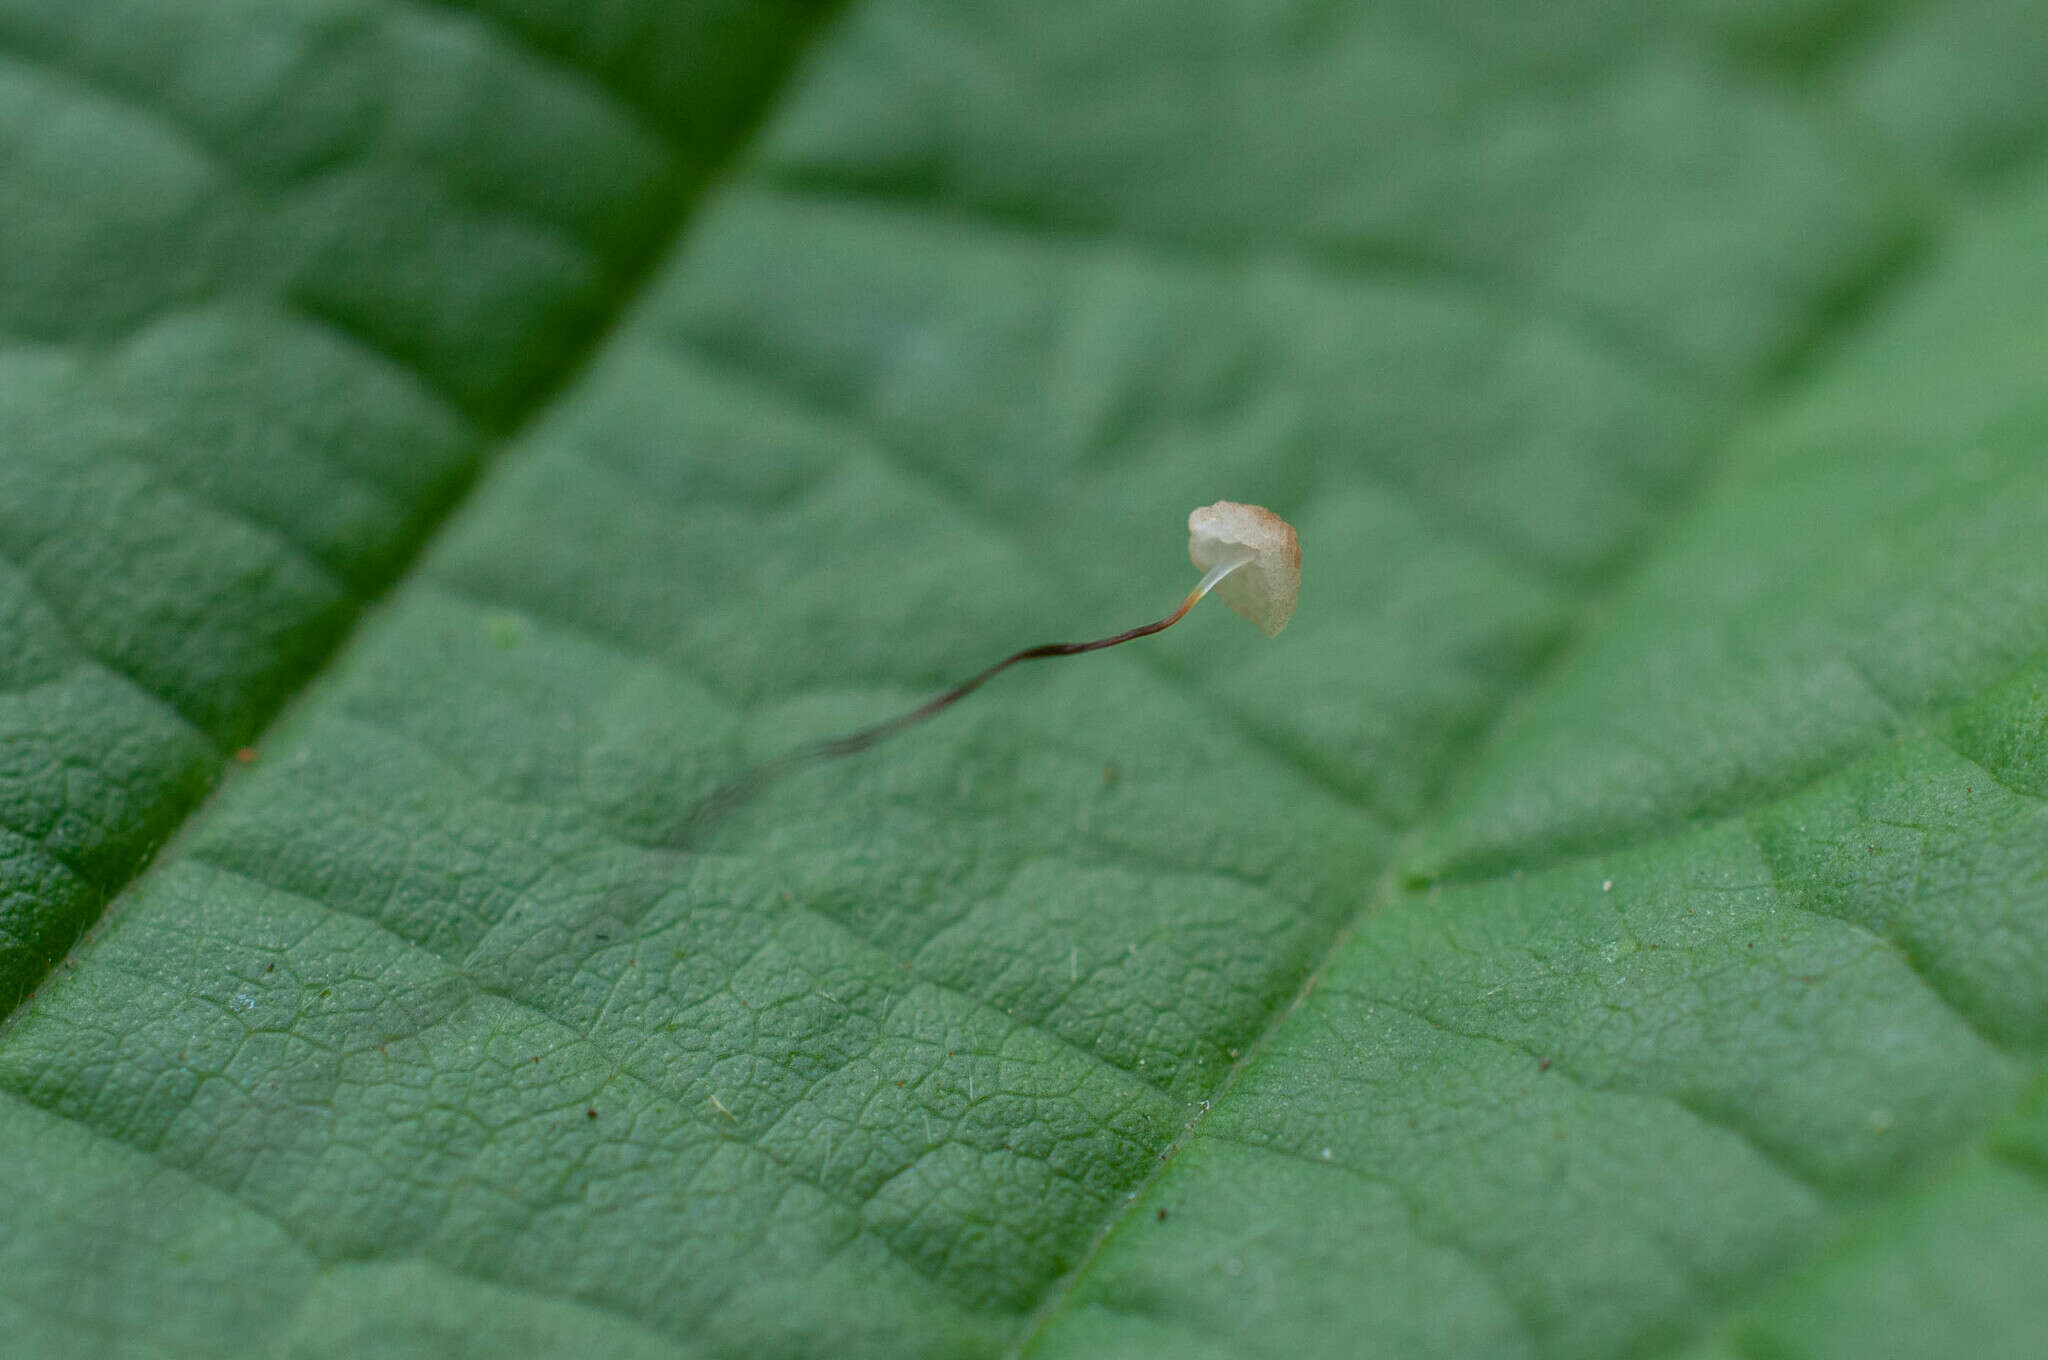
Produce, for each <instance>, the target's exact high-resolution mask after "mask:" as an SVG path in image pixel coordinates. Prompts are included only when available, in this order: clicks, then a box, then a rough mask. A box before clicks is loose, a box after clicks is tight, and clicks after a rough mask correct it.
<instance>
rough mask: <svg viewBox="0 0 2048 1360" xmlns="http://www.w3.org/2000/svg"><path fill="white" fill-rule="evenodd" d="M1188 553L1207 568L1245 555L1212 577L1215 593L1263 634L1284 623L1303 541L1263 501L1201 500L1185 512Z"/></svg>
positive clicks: (1296, 589)
mask: <svg viewBox="0 0 2048 1360" xmlns="http://www.w3.org/2000/svg"><path fill="white" fill-rule="evenodd" d="M1247 554H1249V556H1248V558H1246V555H1247ZM1188 556H1189V557H1191V558H1193V559H1194V563H1195V565H1196V566H1197V567H1199V568H1200V569H1201V570H1203V571H1205V572H1206V571H1208V570H1210V569H1211V568H1213V567H1215V566H1217V565H1218V564H1219V563H1222V564H1227V563H1228V562H1229V561H1230V560H1231V559H1232V558H1246V560H1245V563H1244V565H1243V566H1241V567H1238V568H1237V569H1236V570H1235V571H1232V572H1231V573H1230V574H1229V575H1227V576H1225V577H1224V578H1223V579H1222V580H1220V581H1218V582H1217V583H1216V593H1217V594H1218V595H1220V596H1221V597H1222V598H1223V603H1225V604H1227V605H1229V606H1230V607H1231V608H1232V609H1235V610H1236V611H1237V612H1238V613H1240V614H1242V615H1244V616H1245V617H1246V618H1248V619H1250V620H1251V621H1252V622H1253V623H1255V624H1257V625H1258V627H1259V631H1260V632H1261V633H1264V634H1265V635H1266V636H1267V637H1274V636H1276V635H1278V633H1279V632H1280V630H1281V629H1282V628H1285V627H1286V626H1287V620H1288V619H1289V618H1290V617H1291V616H1292V615H1293V613H1294V597H1295V595H1296V594H1297V593H1299V591H1300V590H1301V542H1300V540H1299V539H1297V538H1296V537H1295V536H1294V526H1293V525H1291V524H1289V523H1288V522H1287V521H1286V520H1284V519H1282V518H1280V517H1279V516H1278V515H1276V514H1274V513H1273V512H1272V511H1271V510H1268V509H1266V508H1265V507H1264V506H1262V505H1239V504H1238V503H1237V502H1236V501H1218V502H1216V504H1214V505H1205V506H1203V507H1202V508H1201V509H1199V510H1196V511H1194V512H1192V513H1191V514H1189V515H1188Z"/></svg>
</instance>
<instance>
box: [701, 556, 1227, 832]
mask: <svg viewBox="0 0 2048 1360" xmlns="http://www.w3.org/2000/svg"><path fill="white" fill-rule="evenodd" d="M1225 574H1227V572H1217V571H1212V572H1210V573H1209V574H1208V575H1206V576H1204V577H1203V578H1202V581H1201V583H1200V584H1198V585H1197V586H1196V587H1195V588H1194V589H1193V590H1191V591H1189V592H1188V596H1187V598H1186V599H1184V600H1182V601H1181V602H1180V607H1179V608H1178V609H1176V610H1174V611H1173V612H1172V613H1171V614H1168V615H1167V616H1166V617H1165V618H1163V619H1158V620H1155V621H1153V622H1151V623H1147V624H1142V625H1140V626H1139V627H1136V628H1132V629H1129V630H1127V631H1125V632H1121V633H1115V634H1112V635H1111V636H1109V637H1105V638H1096V639H1095V640H1094V641H1092V642H1048V643H1045V644H1043V645H1041V646H1037V647H1026V648H1025V649H1024V650H1023V651H1021V652H1012V653H1011V654H1010V655H1008V656H1006V657H1004V658H1003V659H1002V660H1001V661H998V662H996V663H995V664H994V665H993V666H990V667H989V668H988V669H987V670H984V671H981V672H979V673H978V674H975V675H971V676H969V677H968V678H967V679H965V680H962V681H961V682H960V683H959V684H957V685H955V686H953V687H952V688H951V689H949V690H946V691H945V692H944V693H942V694H939V695H937V696H935V697H933V698H930V699H927V700H925V702H923V703H921V704H919V705H918V706H917V707H916V708H913V709H911V710H910V711H909V712H908V713H903V714H899V715H898V716H896V717H894V718H890V719H887V720H886V721H883V722H878V723H876V724H874V725H873V726H871V727H863V728H861V729H860V730H859V731H857V732H849V733H847V734H846V735H845V736H843V737H827V738H825V739H824V740H822V741H814V742H809V743H807V744H805V745H803V746H799V747H797V748H795V749H794V750H791V751H785V752H784V753H783V754H781V755H779V756H776V757H775V758H774V759H773V760H769V761H766V762H764V763H762V764H760V765H756V766H755V767H754V768H753V769H751V770H748V771H746V772H745V773H743V774H740V775H737V776H735V777H734V778H732V779H730V780H728V781H727V782H726V783H724V784H723V785H721V786H719V787H718V788H717V789H714V790H713V791H712V792H711V793H710V794H709V795H707V796H706V797H705V799H704V800H703V801H702V802H701V803H699V804H697V806H696V807H695V808H694V809H692V810H691V813H690V815H689V818H688V819H687V820H686V821H685V823H684V825H683V827H682V830H681V832H680V834H678V835H677V836H676V837H675V843H676V844H678V845H688V844H690V843H691V842H693V841H695V840H697V839H698V838H699V837H700V836H702V835H703V833H704V832H705V831H707V830H709V829H710V827H711V826H712V825H713V824H714V823H715V822H717V821H718V820H719V819H721V818H723V817H724V816H726V815H727V814H728V813H731V812H734V811H736V810H738V809H739V808H740V807H742V806H744V805H745V804H746V803H748V802H750V801H752V800H753V799H754V798H755V797H756V796H757V795H759V794H760V793H761V791H762V790H764V789H766V788H767V787H768V786H769V785H770V784H773V783H774V782H775V781H776V780H778V779H781V778H783V777H784V776H786V775H791V774H794V773H796V772H797V771H798V770H801V769H803V768H805V767H806V766H810V765H815V764H819V763H821V762H823V761H827V760H836V759H838V758H839V757H841V756H850V755H855V754H858V753H859V752H861V751H865V750H867V749H868V748H869V747H870V746H873V745H875V744H876V743H877V742H880V741H884V740H886V739H887V738H889V737H893V736H895V735H896V734H897V733H898V732H901V731H902V730H903V729H904V728H906V727H915V726H916V725H917V724H919V723H921V722H923V721H924V720H925V719H926V718H930V717H934V716H936V715H937V714H939V713H943V712H944V711H945V710H946V709H948V708H951V707H952V706H953V705H954V704H957V703H959V702H960V701H961V700H962V699H964V698H966V697H967V696H968V695H970V694H972V693H974V691H976V690H978V689H980V688H981V687H982V686H983V685H985V684H987V683H988V682H989V681H991V680H993V679H995V678H996V676H998V675H1000V674H1001V673H1002V672H1004V671H1006V670H1008V669H1009V668H1010V667H1012V666H1014V665H1016V664H1017V663H1018V662H1020V661H1038V660H1041V659H1043V658H1045V657H1052V656H1079V655H1080V654H1081V653H1083V652H1099V651H1101V650H1102V649H1103V648H1105V647H1115V646H1118V645H1120V644H1122V643H1125V642H1135V641H1137V640H1138V639H1139V638H1141V637H1150V636H1152V634H1154V633H1163V632H1165V631H1166V630H1167V629H1169V628H1171V627H1173V625H1175V624H1176V623H1179V622H1180V621H1181V620H1182V619H1183V618H1185V617H1186V616H1187V612H1188V611H1189V610H1190V609H1193V608H1194V607H1195V604H1196V602H1198V601H1199V600H1200V599H1201V598H1202V597H1203V596H1204V595H1206V594H1208V593H1209V589H1210V587H1212V586H1214V585H1215V584H1216V582H1217V581H1218V580H1221V579H1222V576H1223V575H1225Z"/></svg>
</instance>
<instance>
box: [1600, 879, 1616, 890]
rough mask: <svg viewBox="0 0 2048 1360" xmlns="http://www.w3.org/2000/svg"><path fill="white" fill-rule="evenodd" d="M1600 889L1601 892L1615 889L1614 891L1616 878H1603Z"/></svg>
mask: <svg viewBox="0 0 2048 1360" xmlns="http://www.w3.org/2000/svg"><path fill="white" fill-rule="evenodd" d="M1600 891H1601V892H1613V891H1614V880H1613V879H1611V878H1603V879H1601V880H1600Z"/></svg>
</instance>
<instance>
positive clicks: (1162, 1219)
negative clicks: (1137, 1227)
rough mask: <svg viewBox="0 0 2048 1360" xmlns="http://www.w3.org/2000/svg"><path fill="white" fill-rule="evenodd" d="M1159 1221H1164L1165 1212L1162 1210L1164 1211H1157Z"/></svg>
mask: <svg viewBox="0 0 2048 1360" xmlns="http://www.w3.org/2000/svg"><path fill="white" fill-rule="evenodd" d="M1159 1221H1160V1222H1161V1223H1164V1222H1165V1221H1166V1210H1164V1209H1161V1210H1160V1211H1159Z"/></svg>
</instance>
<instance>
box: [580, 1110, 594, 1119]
mask: <svg viewBox="0 0 2048 1360" xmlns="http://www.w3.org/2000/svg"><path fill="white" fill-rule="evenodd" d="M583 1113H584V1114H586V1115H588V1116H589V1117H590V1118H592V1119H595V1118H597V1111H596V1110H585V1111H584V1112H583Z"/></svg>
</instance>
